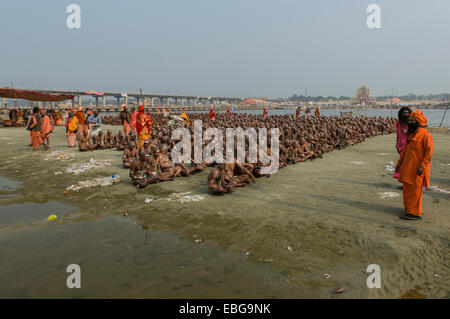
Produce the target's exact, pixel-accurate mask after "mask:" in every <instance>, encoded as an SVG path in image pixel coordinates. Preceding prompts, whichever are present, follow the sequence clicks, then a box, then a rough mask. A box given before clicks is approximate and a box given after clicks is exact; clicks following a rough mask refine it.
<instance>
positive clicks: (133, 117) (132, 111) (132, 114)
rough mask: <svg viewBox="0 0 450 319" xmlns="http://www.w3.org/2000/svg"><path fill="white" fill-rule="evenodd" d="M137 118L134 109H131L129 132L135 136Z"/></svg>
mask: <svg viewBox="0 0 450 319" xmlns="http://www.w3.org/2000/svg"><path fill="white" fill-rule="evenodd" d="M137 116H138V112H137V111H136V110H135V108H134V107H133V108H132V109H131V123H130V126H131V130H132V131H133V132H134V133H135V134H136V119H137Z"/></svg>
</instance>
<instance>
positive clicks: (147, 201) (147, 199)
mask: <svg viewBox="0 0 450 319" xmlns="http://www.w3.org/2000/svg"><path fill="white" fill-rule="evenodd" d="M152 201H153V198H146V199H145V201H144V202H145V203H146V204H148V203H151V202H152Z"/></svg>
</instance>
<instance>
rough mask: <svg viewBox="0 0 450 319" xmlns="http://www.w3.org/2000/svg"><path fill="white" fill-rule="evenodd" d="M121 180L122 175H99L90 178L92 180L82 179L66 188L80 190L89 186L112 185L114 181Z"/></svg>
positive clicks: (67, 189)
mask: <svg viewBox="0 0 450 319" xmlns="http://www.w3.org/2000/svg"><path fill="white" fill-rule="evenodd" d="M119 181H120V176H119V175H116V174H114V175H113V176H108V177H98V178H94V179H93V180H90V181H81V182H78V183H77V184H74V185H71V186H69V187H67V188H66V191H75V192H78V191H79V190H80V189H82V188H88V187H89V188H91V187H96V186H100V187H105V186H111V185H112V184H113V183H117V182H119Z"/></svg>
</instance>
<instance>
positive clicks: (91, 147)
mask: <svg viewBox="0 0 450 319" xmlns="http://www.w3.org/2000/svg"><path fill="white" fill-rule="evenodd" d="M129 141H136V136H135V135H134V132H132V131H130V134H129V135H125V134H124V133H123V131H119V133H118V134H117V135H113V134H112V132H111V131H110V130H108V131H107V132H106V134H105V135H103V132H102V131H100V132H99V133H98V135H95V136H93V137H91V136H90V135H89V131H88V130H87V129H85V130H84V131H83V134H81V136H79V137H78V149H79V150H80V152H86V151H95V150H104V149H111V148H115V149H116V150H118V151H123V150H124V149H125V147H126V145H128V144H129Z"/></svg>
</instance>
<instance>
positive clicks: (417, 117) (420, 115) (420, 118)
mask: <svg viewBox="0 0 450 319" xmlns="http://www.w3.org/2000/svg"><path fill="white" fill-rule="evenodd" d="M410 116H411V117H414V119H415V120H416V121H417V123H418V124H419V125H420V126H422V127H424V126H426V125H427V122H428V119H427V118H426V117H425V115H423V113H422V111H421V110H416V111H414V112H412V113H411V115H410Z"/></svg>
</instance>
